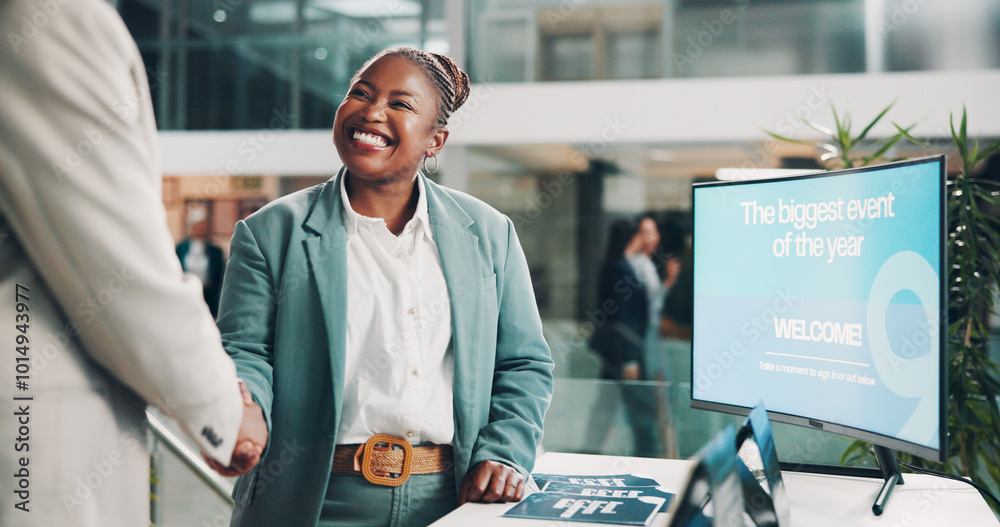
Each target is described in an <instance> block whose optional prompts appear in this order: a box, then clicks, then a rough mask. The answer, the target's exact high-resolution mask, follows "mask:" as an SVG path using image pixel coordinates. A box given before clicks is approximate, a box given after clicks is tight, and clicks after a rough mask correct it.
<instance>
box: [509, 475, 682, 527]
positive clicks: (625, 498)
mask: <svg viewBox="0 0 1000 527" xmlns="http://www.w3.org/2000/svg"><path fill="white" fill-rule="evenodd" d="M532 479H534V480H535V483H536V484H537V485H538V486H539V488H541V489H542V491H541V492H536V493H534V494H531V495H529V496H527V497H525V498H524V499H523V500H522V501H521V503H518V504H517V505H515V506H514V507H513V508H511V509H510V510H508V511H507V512H506V513H505V514H504V516H505V517H508V518H532V519H540V520H562V521H571V522H587V523H610V524H615V525H647V524H649V522H651V521H652V520H653V516H655V515H656V513H657V512H666V510H667V505H668V504H669V503H670V500H671V499H672V498H673V496H674V495H673V494H671V493H669V492H666V491H665V490H663V488H661V487H659V482H657V481H656V480H655V479H652V478H649V477H645V476H641V475H637V474H617V475H613V476H606V475H600V476H597V475H580V476H566V475H561V474H532Z"/></svg>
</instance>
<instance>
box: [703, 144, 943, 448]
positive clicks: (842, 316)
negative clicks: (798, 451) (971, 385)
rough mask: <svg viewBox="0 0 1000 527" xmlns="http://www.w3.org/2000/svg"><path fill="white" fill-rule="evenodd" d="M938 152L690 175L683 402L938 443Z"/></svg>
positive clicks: (940, 315) (940, 237) (928, 445)
mask: <svg viewBox="0 0 1000 527" xmlns="http://www.w3.org/2000/svg"><path fill="white" fill-rule="evenodd" d="M943 162H944V158H943V157H937V158H929V159H925V160H919V161H917V162H910V163H904V164H890V165H883V166H880V167H870V168H865V169H860V170H851V171H840V172H829V173H823V174H821V175H818V176H807V177H800V178H791V179H776V180H762V181H754V182H740V183H737V184H723V185H704V186H696V187H695V190H694V281H695V283H694V291H695V294H694V327H693V340H692V342H693V356H692V379H691V382H692V398H693V399H694V400H695V401H696V404H697V402H707V403H715V404H720V405H734V406H739V407H746V408H749V407H752V406H754V404H756V403H757V401H759V400H763V401H764V405H765V406H766V408H767V409H768V410H769V411H771V412H779V413H781V414H787V415H790V416H797V417H801V418H806V419H813V420H817V421H822V422H824V423H833V424H836V425H841V426H844V427H849V428H851V429H856V430H861V431H865V432H870V433H872V434H877V435H879V436H884V437H887V438H890V439H897V440H900V441H903V442H906V443H910V444H913V445H916V446H918V447H923V448H925V449H930V450H939V449H940V446H941V437H940V436H941V430H940V426H941V408H940V406H941V386H942V380H941V375H942V371H941V370H942V368H941V365H942V360H941V341H942V339H941V333H940V332H941V331H942V330H946V328H945V327H944V326H943V325H942V324H946V322H947V318H946V317H947V313H946V312H943V311H942V309H941V306H942V298H941V291H942V284H943V282H942V266H943V262H942V261H941V259H942V252H943V251H942V244H943V234H942V222H943V218H942V215H943V210H942V202H943V192H944V184H943V177H942V164H943ZM904 450H906V449H905V448H904ZM915 453H921V452H915Z"/></svg>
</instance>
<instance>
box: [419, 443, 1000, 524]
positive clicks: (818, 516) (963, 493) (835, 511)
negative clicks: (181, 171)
mask: <svg viewBox="0 0 1000 527" xmlns="http://www.w3.org/2000/svg"><path fill="white" fill-rule="evenodd" d="M690 466H691V462H690V461H686V460H677V459H647V458H634V457H615V456H593V455H586V454H561V453H556V452H550V453H547V454H545V455H543V456H542V457H541V458H539V459H538V462H537V463H536V466H535V470H534V471H535V472H538V473H547V474H595V475H596V474H605V475H611V474H642V475H647V476H650V477H652V478H654V479H656V480H657V481H659V482H660V485H661V486H662V487H664V488H666V489H667V490H669V491H677V490H678V489H680V488H681V485H683V483H684V479H685V477H686V476H687V472H688V470H689V468H690ZM782 476H783V478H784V481H785V486H786V488H787V490H788V501H789V506H790V508H791V512H792V525H793V526H795V527H849V526H875V527H951V526H958V527H989V526H997V525H1000V522H998V521H997V519H996V517H995V516H994V515H993V512H992V511H991V510H990V508H989V506H987V505H986V501H985V500H984V499H983V497H982V496H980V495H979V492H977V491H976V490H975V489H974V488H972V487H971V486H969V485H966V484H964V483H961V482H957V481H952V480H948V479H944V478H938V477H934V476H925V475H921V474H904V475H903V481H905V485H897V486H896V489H895V490H894V491H893V493H892V497H891V498H889V503H888V505H887V507H886V511H885V513H884V514H882V516H875V515H874V514H872V512H871V507H872V503H873V502H874V501H875V496H876V495H877V494H878V491H879V489H881V488H882V480H878V479H873V478H854V477H845V476H825V475H816V474H804V473H798V472H783V473H782ZM513 506H514V504H512V503H506V504H489V505H487V504H482V503H467V504H465V505H463V506H461V507H459V508H458V509H457V510H455V511H454V512H452V513H451V514H449V515H447V516H445V517H444V518H442V519H440V520H438V521H437V522H435V523H434V524H433V526H434V527H451V526H454V527H469V526H474V527H494V526H511V527H542V526H544V527H554V526H557V525H558V526H559V527H572V526H576V525H579V526H581V527H582V526H585V525H588V524H586V523H570V522H556V521H549V520H525V519H514V518H504V517H502V516H501V515H502V514H503V513H504V512H506V511H507V509H509V508H511V507H513ZM667 519H668V516H667V514H665V513H663V514H657V515H656V518H654V519H653V523H652V525H654V526H661V527H662V526H665V525H666V524H667Z"/></svg>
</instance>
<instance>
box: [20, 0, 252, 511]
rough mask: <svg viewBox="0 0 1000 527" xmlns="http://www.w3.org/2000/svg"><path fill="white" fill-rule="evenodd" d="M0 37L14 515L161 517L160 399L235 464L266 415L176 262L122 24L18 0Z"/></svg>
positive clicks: (142, 97) (89, 1) (144, 99)
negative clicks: (154, 503)
mask: <svg viewBox="0 0 1000 527" xmlns="http://www.w3.org/2000/svg"><path fill="white" fill-rule="evenodd" d="M39 21H42V22H44V23H41V22H39ZM39 24H40V25H39ZM0 34H3V35H4V41H3V44H2V45H0V72H2V73H0V320H2V321H3V323H2V324H0V342H2V343H3V344H0V364H4V365H5V366H4V371H5V374H6V375H9V376H6V375H5V377H4V379H3V382H0V443H2V444H3V448H0V472H2V473H3V474H4V476H3V477H2V478H0V525H4V526H18V527H31V526H47V527H51V526H59V527H67V526H69V527H72V526H95V527H97V526H99V527H107V526H119V525H120V526H138V525H148V524H149V499H150V496H149V482H150V481H149V453H148V451H147V446H146V441H145V412H144V410H145V406H146V404H147V403H148V404H153V405H155V406H157V407H158V408H160V409H161V410H162V411H163V412H165V413H166V414H167V415H169V416H171V417H173V418H174V419H176V421H177V423H178V424H179V425H180V427H181V428H182V429H183V430H184V432H185V433H186V434H187V436H188V438H189V439H191V440H192V441H194V442H195V444H196V445H197V446H198V447H200V448H201V449H202V451H203V452H204V454H205V456H206V457H208V458H209V459H212V460H214V462H215V463H218V464H219V465H220V466H228V467H227V468H228V470H230V471H232V472H241V471H244V470H248V469H249V468H250V466H252V465H253V464H254V462H256V460H257V459H258V458H259V455H260V452H261V449H262V448H263V445H264V441H265V437H264V434H266V427H265V424H264V421H263V414H262V413H261V412H260V409H259V408H258V407H257V406H256V405H254V404H253V403H252V400H250V402H249V403H248V404H245V401H248V400H249V394H247V396H246V397H243V396H241V390H240V388H239V386H238V382H237V377H236V369H235V367H234V366H233V362H232V361H231V360H230V359H229V358H228V357H227V356H226V354H225V352H224V351H223V349H222V345H221V342H220V338H219V332H218V330H217V329H216V327H215V325H214V323H213V320H212V316H211V314H210V313H209V310H208V308H207V307H206V306H205V303H204V301H203V300H202V291H201V286H200V285H199V284H198V282H197V281H196V280H191V279H188V278H185V276H184V274H183V273H182V271H181V267H180V265H179V264H178V263H177V258H176V257H175V256H174V253H173V240H172V238H171V236H170V232H169V230H168V229H167V224H166V213H165V211H164V208H163V203H162V202H161V201H160V189H161V187H160V165H159V163H160V159H159V151H158V143H157V137H156V126H155V123H154V120H153V108H152V106H151V104H150V101H149V88H148V85H147V80H146V73H145V69H144V67H143V63H142V60H141V58H140V56H139V51H138V49H137V48H136V46H135V43H134V42H133V41H132V38H131V36H130V35H129V32H128V30H127V29H126V28H125V25H124V24H123V23H122V20H121V18H119V16H118V14H117V13H116V12H115V10H114V8H113V7H111V6H110V5H109V4H108V3H107V2H104V1H101V0H79V1H76V2H68V3H67V2H48V3H44V2H42V3H39V2H34V1H29V0H7V1H4V2H0ZM15 373H16V374H17V375H16V378H15ZM234 450H235V452H234Z"/></svg>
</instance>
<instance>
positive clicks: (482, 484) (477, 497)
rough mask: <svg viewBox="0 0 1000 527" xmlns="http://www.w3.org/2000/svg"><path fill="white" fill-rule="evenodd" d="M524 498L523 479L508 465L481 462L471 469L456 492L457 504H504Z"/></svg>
mask: <svg viewBox="0 0 1000 527" xmlns="http://www.w3.org/2000/svg"><path fill="white" fill-rule="evenodd" d="M523 497H524V478H523V477H521V474H520V473H519V472H518V471H516V470H514V469H513V468H512V467H510V466H508V465H504V464H503V463H498V462H496V461H483V462H481V463H479V464H478V465H476V466H475V467H473V468H472V470H470V471H469V473H468V474H467V475H466V476H465V480H464V481H462V487H461V488H460V489H459V491H458V504H459V505H462V504H465V503H468V502H470V501H478V502H482V503H506V502H508V501H521V498H523Z"/></svg>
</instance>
